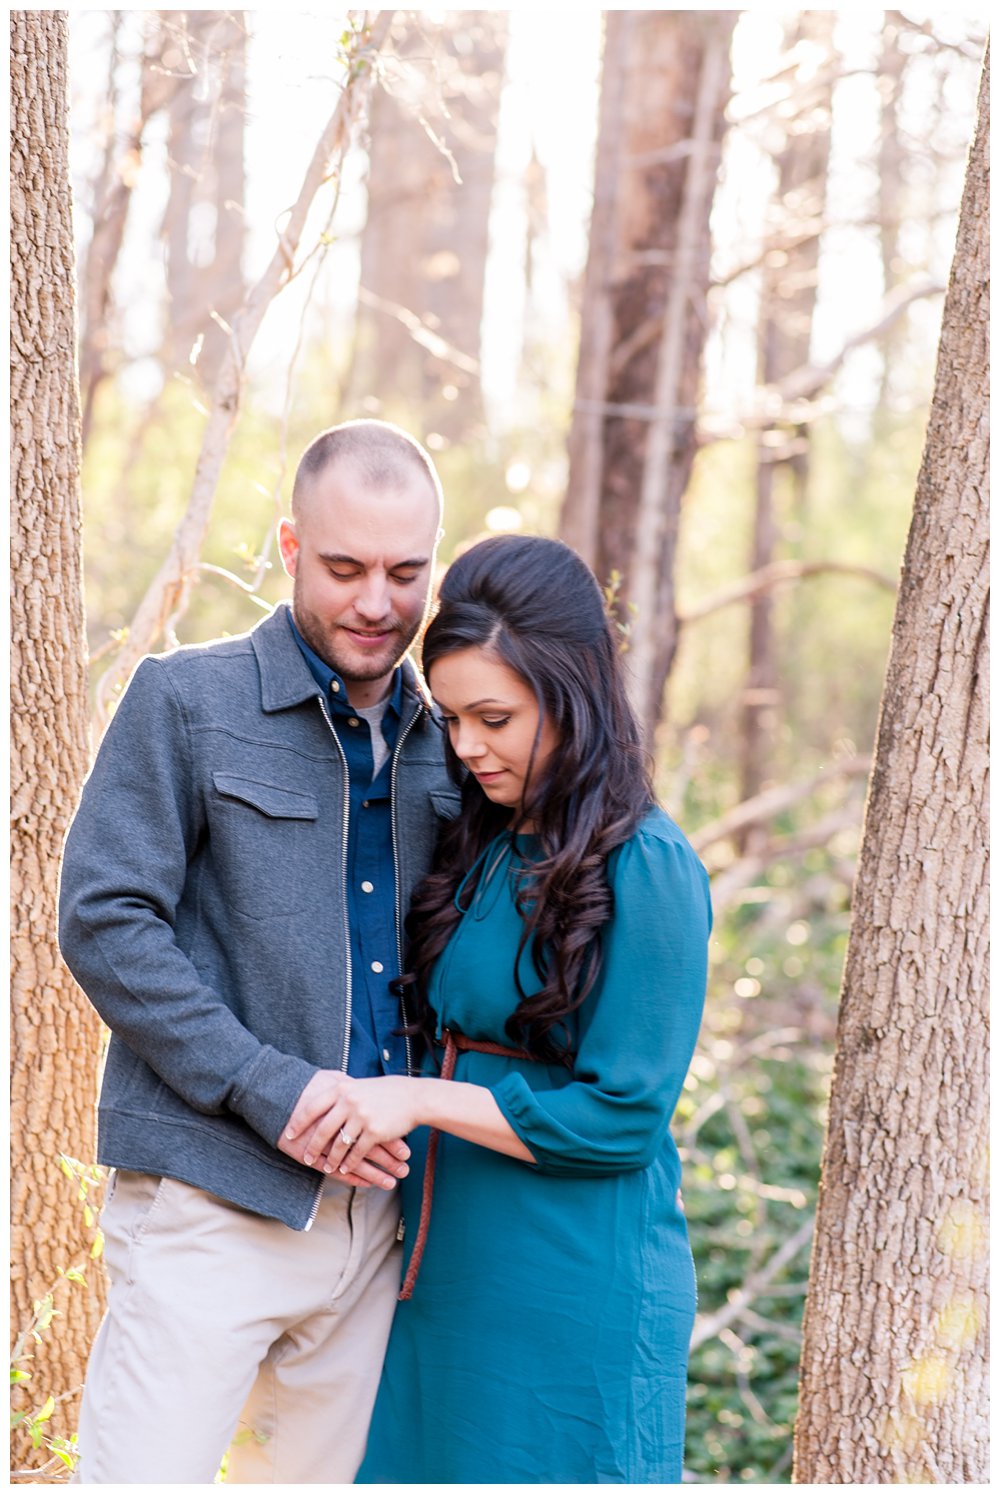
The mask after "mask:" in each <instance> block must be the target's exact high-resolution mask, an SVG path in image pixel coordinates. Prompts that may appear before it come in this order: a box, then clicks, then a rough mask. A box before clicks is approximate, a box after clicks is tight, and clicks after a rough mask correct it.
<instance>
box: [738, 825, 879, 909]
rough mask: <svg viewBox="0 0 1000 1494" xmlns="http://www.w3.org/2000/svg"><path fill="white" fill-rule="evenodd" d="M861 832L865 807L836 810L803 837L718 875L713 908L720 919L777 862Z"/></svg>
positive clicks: (773, 846) (770, 848) (785, 839)
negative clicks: (843, 834) (844, 833)
mask: <svg viewBox="0 0 1000 1494" xmlns="http://www.w3.org/2000/svg"><path fill="white" fill-rule="evenodd" d="M854 828H857V829H858V830H859V831H860V828H861V806H860V805H858V806H857V807H856V808H855V807H854V806H852V805H850V804H848V805H846V806H845V807H844V808H842V809H837V810H834V811H833V813H832V814H829V815H827V816H826V817H825V818H824V819H822V820H819V821H817V823H816V824H815V825H810V827H809V828H808V830H803V831H802V832H801V833H800V834H799V835H789V836H784V837H782V838H781V839H780V840H774V841H771V843H770V844H769V845H768V846H767V847H766V848H765V849H764V850H763V851H762V852H761V853H760V854H759V855H756V856H743V857H741V858H740V860H739V861H734V862H733V863H732V864H731V865H730V866H727V867H726V868H725V869H724V870H721V871H718V872H717V873H716V874H715V876H714V877H713V878H712V907H713V908H714V909H715V912H716V916H718V914H719V913H720V912H721V911H722V909H723V908H726V907H728V906H729V904H730V903H731V902H732V901H733V900H734V898H735V897H736V894H737V893H738V892H742V890H743V888H744V887H749V886H750V884H751V883H752V882H756V881H757V879H758V878H759V877H761V876H762V875H763V874H764V872H765V871H766V870H767V868H768V867H769V866H770V865H771V864H772V862H774V861H781V860H782V859H783V858H785V857H787V856H801V855H803V854H804V853H805V852H806V851H813V850H815V849H816V848H817V847H818V846H825V845H826V844H827V842H828V841H830V840H832V839H833V837H834V836H835V835H839V834H840V833H841V831H843V830H851V829H854Z"/></svg>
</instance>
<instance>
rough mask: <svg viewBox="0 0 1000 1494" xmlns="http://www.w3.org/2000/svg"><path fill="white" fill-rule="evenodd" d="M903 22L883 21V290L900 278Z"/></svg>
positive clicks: (894, 334)
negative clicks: (900, 119)
mask: <svg viewBox="0 0 1000 1494" xmlns="http://www.w3.org/2000/svg"><path fill="white" fill-rule="evenodd" d="M900 34H901V27H900V24H899V21H898V19H897V18H896V17H895V16H894V14H893V13H892V12H891V11H890V12H888V13H887V14H886V16H885V19H884V22H883V26H882V48H881V56H880V58H879V69H878V84H879V95H880V101H881V106H882V108H881V117H880V120H879V140H878V219H879V222H878V234H879V249H880V250H881V254H882V289H883V293H884V294H885V295H887V296H888V295H889V294H890V293H891V292H892V291H894V290H895V288H896V286H897V285H898V284H899V283H900V280H901V279H902V275H901V269H902V266H901V264H900V255H899V239H900V229H901V227H902V221H903V202H904V186H905V181H906V172H905V161H906V151H905V148H904V145H903V136H902V132H901V130H900V123H899V106H900V102H901V98H902V92H903V79H904V76H905V73H906V53H905V52H904V51H903V48H902V47H901V46H900ZM929 138H930V137H929ZM900 340H901V339H900V329H899V328H893V329H891V330H890V331H888V332H887V333H886V335H885V338H884V340H883V343H882V349H881V353H882V388H881V395H880V398H879V405H880V406H881V407H883V408H885V407H886V406H887V405H888V404H889V402H890V399H891V396H892V370H893V364H894V362H895V357H896V354H897V352H898V347H899V343H900Z"/></svg>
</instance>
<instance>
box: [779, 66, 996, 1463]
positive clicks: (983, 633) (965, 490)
mask: <svg viewBox="0 0 1000 1494" xmlns="http://www.w3.org/2000/svg"><path fill="white" fill-rule="evenodd" d="M988 80H989V67H988V59H987V66H986V69H985V70H984V73H983V83H982V88H981V92H980V102H979V111H980V112H979V122H978V127H977V131H976V137H975V140H974V142H973V146H972V151H971V154H970V157H969V164H968V171H967V175H966V185H965V192H964V196H963V201H962V209H961V215H960V222H959V230H958V240H957V244H956V249H955V259H954V263H953V266H952V275H951V282H950V285H949V288H948V293H947V298H946V302H945V308H944V319H943V325H942V331H941V343H940V351H939V357H938V369H937V378H936V387H935V391H934V399H933V403H932V407H931V415H930V422H929V425H928V431H927V439H926V445H925V449H924V458H923V463H922V466H921V470H920V474H919V476H918V479H917V491H916V499H915V505H914V515H913V523H912V526H911V529H910V536H909V540H908V543H907V549H906V557H905V560H904V565H903V577H902V584H901V589H900V594H899V601H898V604H897V610H896V619H895V623H894V628H893V642H892V650H891V654H890V659H889V666H888V671H887V676H886V684H885V690H884V693H883V699H882V711H881V719H880V723H879V731H878V744H877V749H876V763H875V771H874V774H873V778H872V783H871V789H870V793H869V801H868V806H867V812H866V818H865V835H864V842H863V845H862V851H861V859H860V864H859V868H858V879H857V885H856V889H855V906H854V915H853V922H852V928H851V937H850V943H849V947H848V952H847V962H846V967H845V973H844V986H843V993H842V999H841V1013H840V1022H839V1029H838V1035H837V1057H836V1064H835V1069H834V1076H833V1088H832V1093H831V1099H830V1119H829V1127H828V1133H827V1139H826V1145H825V1151H824V1158H823V1170H822V1184H821V1189H820V1202H819V1211H818V1216H817V1226H816V1239H815V1246H814V1251H813V1260H812V1269H811V1273H810V1286H809V1294H808V1300H807V1308H806V1318H805V1337H804V1343H803V1354H802V1386H801V1410H800V1413H799V1419H798V1424H797V1427H796V1434H795V1469H794V1478H795V1481H796V1482H799V1483H813V1484H826V1483H855V1484H864V1483H899V1482H904V1483H926V1482H931V1483H978V1482H983V1483H985V1482H987V1481H988V1479H989V1473H988V1467H987V1455H988V1454H987V1449H988V1422H989V1418H988V1401H987V1383H986V1357H987V1339H986V1283H987V1271H988V1255H987V1215H986V1206H987V1188H988V1162H987V1143H988V1130H987V1105H988V1093H987V1080H988V1067H987V1021H988V1009H987V921H986V920H987V895H988V886H987V851H986V844H987V748H986V730H987V715H986V699H985V696H986V668H987V648H988V643H987V620H988V572H987V557H988V528H987V494H988V482H989V473H988V455H989V423H988V407H987V391H986V387H985V385H986V380H985V378H984V370H985V369H986V368H987V366H988V330H989V326H988V323H989V279H988V277H989V219H988V192H989V167H988V157H987V151H988V135H989V102H988Z"/></svg>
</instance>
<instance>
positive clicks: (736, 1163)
mask: <svg viewBox="0 0 1000 1494" xmlns="http://www.w3.org/2000/svg"><path fill="white" fill-rule="evenodd" d="M358 14H359V13H351V14H348V13H346V12H345V13H343V14H340V15H337V14H333V13H331V12H329V11H327V10H323V11H321V10H318V9H317V10H313V11H308V10H301V11H300V10H295V11H280V12H279V11H278V10H276V9H272V10H268V9H264V10H258V11H247V12H243V11H240V12H225V11H207V10H203V11H170V12H155V11H139V10H128V11H114V12H108V11H74V12H73V14H72V16H71V19H70V24H69V53H68V63H69V67H68V81H69V93H70V101H71V107H70V116H69V124H70V137H69V140H70V166H71V173H72V184H73V193H74V211H75V234H76V254H77V301H78V309H79V336H80V342H79V374H80V398H81V415H82V439H83V467H82V495H83V541H84V578H85V597H86V618H87V633H88V642H89V656H90V671H91V706H92V710H93V719H94V740H95V741H96V740H97V737H98V734H99V731H100V728H101V724H102V722H103V720H104V719H105V718H106V715H107V712H108V710H109V709H111V708H113V701H114V696H115V694H116V693H117V692H118V691H119V690H120V688H121V685H122V682H123V678H124V677H125V676H126V675H127V673H128V670H129V668H130V667H131V665H132V663H134V656H133V653H132V651H133V650H138V652H139V653H141V652H144V651H146V650H149V649H159V648H163V647H167V646H172V645H174V644H175V643H178V642H180V643H188V642H197V641H201V640H204V639H207V638H210V637H217V636H220V635H223V634H226V633H237V632H242V631H243V630H245V629H246V628H248V627H250V626H252V625H253V624H254V623H255V622H256V621H257V620H258V618H259V617H260V616H261V615H262V610H266V609H267V608H268V607H269V606H271V605H272V604H273V603H274V602H275V601H276V600H278V599H279V598H281V597H284V596H287V595H288V594H289V592H290V586H289V583H288V582H287V579H286V578H285V577H284V575H283V573H282V572H281V569H280V565H278V564H277V563H276V553H275V548H274V544H273V535H274V527H275V523H276V520H277V518H278V517H279V516H280V515H281V514H282V513H284V512H287V507H288V496H289V491H290V482H291V476H292V474H293V472H294V466H295V462H296V460H297V457H298V455H299V453H300V452H301V450H302V449H303V447H304V446H305V444H306V443H307V442H308V441H309V440H310V439H311V438H312V436H313V435H315V434H316V432H317V431H319V430H321V429H323V428H325V427H326V426H328V425H330V424H333V423H335V422H337V421H339V420H343V419H349V418H352V417H356V416H363V415H375V416H379V417H382V418H386V419H391V420H395V421H397V422H398V423H399V424H401V425H402V426H403V427H404V428H405V429H407V430H409V431H411V432H412V433H413V434H415V435H416V436H418V437H419V438H420V439H421V440H423V441H424V442H425V443H426V444H427V445H428V447H429V448H430V449H431V452H432V454H433V455H434V457H435V460H436V462H437V464H438V467H439V470H440V472H441V476H442V480H443V483H444V488H445V494H446V504H447V509H446V521H445V522H446V535H445V540H444V544H443V548H442V561H443V563H445V564H447V562H448V560H449V559H450V558H451V557H452V556H453V555H454V554H455V552H456V550H457V549H458V548H460V547H462V546H464V545H466V544H468V543H470V542H471V541H473V540H475V539H476V538H478V537H480V536H481V535H483V534H484V533H491V532H497V531H503V530H515V529H516V530H521V531H522V532H529V533H545V534H561V535H562V536H563V537H565V538H566V539H568V540H569V541H570V542H571V543H573V544H574V545H576V547H577V548H579V549H580V551H581V553H583V554H584V555H585V556H586V558H587V559H588V560H590V562H591V563H592V564H593V565H594V567H595V570H596V571H597V574H598V577H599V580H600V581H601V583H602V585H603V586H604V587H605V592H606V596H607V599H608V606H609V611H610V612H611V614H612V616H613V618H614V621H615V624H616V626H617V627H618V629H619V630H620V635H621V640H622V647H623V650H624V651H625V654H626V658H627V661H628V663H629V665H630V667H631V668H632V670H633V676H634V680H635V700H636V704H637V707H638V709H639V712H640V715H641V717H642V719H643V721H644V724H645V729H646V733H647V741H648V744H649V747H650V750H651V752H652V753H653V754H654V758H655V766H656V783H657V788H658V791H659V794H660V797H661V799H662V802H663V803H664V804H665V806H666V807H667V808H668V809H669V810H670V812H671V813H672V814H673V815H674V816H675V817H676V819H677V820H678V821H679V823H680V824H681V826H682V827H683V829H684V830H685V831H686V833H687V834H688V835H689V836H690V838H691V839H692V841H693V843H694V844H695V846H696V848H697V849H698V850H699V853H700V854H701V855H702V857H703V859H704V860H705V862H706V864H707V866H708V867H709V870H710V872H711V873H712V877H713V903H714V908H715V917H716V924H715V930H714V933H713V938H712V943H711V951H710V954H711V969H710V981H709V992H708V1002H707V1009H706V1018H705V1025H704V1031H703V1035H702V1039H701V1042H700V1045H699V1049H698V1053H697V1056H696V1058H695V1061H694V1064H693V1066H692V1070H691V1073H690V1076H689V1078H688V1081H687V1084H686V1086H685V1092H684V1096H683V1098H682V1101H681V1105H680V1108H679V1110H678V1114H677V1118H676V1122H675V1134H676V1136H677V1139H678V1143H679V1145H680V1146H681V1150H682V1155H683V1158H684V1163H685V1179H686V1182H685V1202H686V1208H687V1214H688V1220H689V1225H690V1230H691V1237H692V1246H693V1249H694V1253H695V1260H696V1266H697V1271H698V1279H699V1289H700V1313H699V1319H698V1324H697V1326H696V1330H695V1338H694V1345H693V1354H692V1360H691V1371H690V1391H689V1424H688V1433H689V1435H688V1450H687V1457H686V1463H685V1466H686V1472H687V1476H689V1477H690V1478H691V1479H692V1480H694V1481H703V1482H719V1483H726V1482H752V1483H753V1482H784V1481H787V1480H788V1479H789V1478H790V1477H791V1468H792V1428H793V1423H794V1419H795V1414H796V1406H797V1379H798V1371H799V1357H800V1346H801V1318H802V1309H803V1302H804V1297H805V1291H806V1285H807V1276H808V1270H809V1252H810V1242H811V1238H812V1233H813V1227H814V1216H815V1210H816V1201H817V1184H818V1177H819V1168H820V1157H821V1150H822V1144H823V1134H824V1124H825V1117H826V1105H827V1099H828V1093H829V1082H830V1075H831V1069H832V1064H833V1055H834V1046H835V1036H836V1023H837V1004H838V991H839V988H840V982H841V977H842V971H843V966H844V956H845V949H846V945H847V938H848V930H849V923H850V914H851V889H852V884H853V881H854V874H855V867H856V859H857V853H858V847H859V841H860V836H861V827H862V816H863V808H864V801H865V792H866V783H867V779H868V774H869V770H870V767H871V762H872V752H873V745H874V741H875V732H876V725H877V720H878V710H879V701H880V696H881V692H882V685H883V679H884V675H885V667H886V659H887V654H888V650H889V643H890V635H891V629H892V623H893V612H894V607H895V605H896V588H897V582H898V577H899V567H900V562H901V559H902V556H903V548H904V543H905V540H906V535H907V530H908V526H909V524H910V519H911V514H912V511H913V501H914V489H915V486H916V482H917V475H918V468H919V466H920V462H921V455H922V451H923V444H924V437H925V430H926V427H927V420H928V411H929V406H930V399H931V393H932V387H933V381H934V371H935V358H936V354H937V346H938V336H939V331H940V321H941V310H942V304H943V296H944V290H945V286H946V283H947V279H948V273H949V267H950V265H951V262H952V255H953V252H954V246H955V234H956V224H957V219H958V209H959V203H960V198H961V194H962V185H963V179H964V175H965V169H966V161H967V155H968V149H969V144H970V141H971V139H972V135H973V130H974V126H975V121H976V98H977V90H978V86H979V79H980V73H981V69H982V61H983V52H984V46H985V20H984V15H983V13H982V12H978V13H977V12H975V11H971V10H970V11H959V10H956V9H954V8H952V7H947V8H945V7H943V6H938V7H934V6H931V7H923V8H921V7H911V8H908V9H907V10H905V11H880V10H868V11H862V10H861V9H857V8H850V9H845V10H843V11H840V12H838V11H836V10H833V11H791V10H788V11H783V10H778V9H774V8H771V7H768V8H764V7H748V8H745V9H743V10H740V11H732V12H719V11H714V12H713V11H702V10H686V11H657V12H642V11H629V12H626V11H620V12H606V13H602V12H600V11H597V10H589V9H586V8H584V9H577V10H574V11H573V12H572V13H570V12H567V11H565V10H562V11H545V10H535V9H534V8H532V9H531V11H530V13H529V12H528V11H527V9H521V10H518V9H515V10H511V11H447V12H445V11H441V12H430V11H424V12H397V13H395V14H394V18H393V19H392V20H391V24H390V22H389V16H390V13H385V12H383V13H381V16H382V17H383V18H384V20H385V25H386V26H387V27H388V30H387V33H386V35H385V36H384V38H381V39H380V40H381V44H380V49H379V53H378V60H377V63H376V65H375V67H374V72H375V73H376V74H377V85H378V86H377V87H376V88H375V89H374V90H373V91H372V93H371V95H370V97H369V96H364V97H359V98H358V100H357V101H356V103H353V104H352V109H353V119H352V120H351V121H350V127H349V128H347V126H346V125H344V122H343V121H341V126H338V130H339V133H336V132H335V134H334V136H333V137H331V141H332V144H331V148H330V150H329V151H328V153H327V161H328V164H329V163H331V162H332V165H331V166H329V169H328V170H325V171H324V172H323V173H321V176H322V178H323V179H322V180H321V181H318V182H317V185H316V189H315V193H314V195H312V196H311V197H310V198H309V200H308V201H306V202H305V203H303V201H302V193H300V190H299V189H300V183H302V182H303V179H304V178H305V177H306V176H307V170H308V167H309V162H310V159H311V157H312V156H313V152H314V150H315V147H316V142H317V140H318V139H319V137H320V135H321V132H322V131H323V129H324V126H325V123H326V121H327V119H328V117H329V116H330V115H331V111H332V110H333V109H334V107H335V105H336V103H337V99H338V96H339V95H340V92H341V90H342V89H343V87H344V78H345V57H350V56H351V55H353V49H355V48H356V46H357V43H358ZM351 76H352V77H354V76H355V73H353V72H352V73H351ZM348 92H349V90H345V91H344V97H345V98H346V97H347V93H348ZM297 194H298V196H297ZM300 210H301V211H300ZM293 232H294V235H295V239H294V242H293V241H292V238H291V235H292V233H293ZM282 241H283V242H284V245H285V248H284V251H281V252H279V255H278V259H279V261H280V259H281V253H282V252H283V253H284V257H285V263H284V264H282V265H281V267H280V275H279V276H277V277H275V278H274V279H273V280H271V281H269V280H268V275H269V267H270V265H271V264H272V262H273V257H274V256H275V249H276V244H279V242H282ZM279 280H280V282H281V283H282V288H281V290H280V294H276V292H277V290H278V283H279ZM272 301H273V304H272ZM248 307H249V308H251V309H253V310H254V317H253V318H252V319H248V317H247V308H248ZM251 321H252V330H250V329H251ZM234 329H235V332H234ZM241 329H242V330H241ZM241 337H242V339H243V341H242V354H245V356H242V355H241V357H240V359H239V360H238V363H239V366H238V367H237V366H235V365H234V362H233V359H232V357H231V353H232V347H233V344H234V341H239V339H240V338H241ZM237 411H238V418H236V415H237ZM177 536H180V537H181V539H180V548H179V549H178V539H177ZM172 546H173V547H174V548H173V550H172V548H171V547H172ZM172 555H173V556H174V558H175V560H176V564H174V569H173V571H171V564H172V562H171V559H170V557H171V556H172ZM178 556H179V557H180V559H177V557H178ZM165 557H167V559H166V561H165ZM165 567H166V568H165ZM90 1082H91V1079H90V1077H89V1076H88V1075H84V1083H85V1084H86V1083H90ZM86 1160H87V1159H86V1156H84V1155H82V1149H81V1151H80V1154H74V1156H73V1157H70V1158H66V1157H64V1158H63V1160H62V1162H61V1163H60V1159H59V1158H58V1157H57V1156H52V1157H49V1158H46V1159H45V1161H44V1167H45V1169H47V1170H46V1171H45V1172H44V1174H39V1179H40V1181H39V1186H40V1187H42V1188H43V1189H48V1188H52V1189H54V1190H56V1192H57V1193H58V1192H59V1190H62V1192H61V1195H60V1198H61V1202H60V1203H59V1204H58V1205H57V1210H58V1211H60V1212H61V1213H65V1212H67V1211H69V1212H70V1213H72V1212H73V1211H74V1210H75V1208H76V1205H75V1204H74V1195H75V1196H77V1197H78V1200H79V1203H80V1205H81V1207H82V1210H83V1216H84V1217H83V1226H84V1233H85V1239H86V1244H87V1246H88V1248H91V1245H90V1242H91V1241H96V1242H97V1244H95V1245H94V1246H93V1247H92V1248H94V1249H95V1250H96V1249H98V1248H99V1231H98V1229H97V1225H96V1204H97V1202H98V1199H99V1189H100V1178H99V1175H98V1174H96V1173H94V1172H92V1171H91V1170H89V1169H88V1168H87V1167H86ZM67 1177H68V1178H69V1183H67V1182H66V1178H67ZM57 1253H58V1252H57ZM79 1264H80V1263H79V1262H77V1261H75V1260H71V1259H70V1258H69V1257H68V1256H66V1257H65V1258H63V1259H54V1260H53V1267H54V1270H56V1271H59V1270H61V1271H65V1270H66V1268H71V1269H70V1279H69V1280H67V1279H66V1277H65V1276H63V1277H62V1278H61V1280H60V1284H59V1286H58V1287H57V1288H56V1291H57V1294H58V1293H60V1292H61V1293H63V1294H64V1295H65V1294H68V1293H71V1292H72V1293H77V1294H81V1293H95V1292H96V1291H97V1288H96V1287H95V1285H94V1275H95V1273H94V1268H92V1267H91V1268H89V1269H87V1270H84V1271H83V1272H82V1273H80V1274H82V1275H83V1276H84V1277H85V1278H86V1280H83V1281H76V1280H73V1279H72V1278H73V1277H74V1276H75V1275H76V1274H77V1272H76V1267H77V1266H78V1265H79ZM60 1300H61V1299H59V1298H58V1296H57V1297H56V1298H53V1299H52V1300H51V1301H50V1300H49V1299H47V1298H43V1299H41V1300H40V1303H39V1306H40V1312H39V1314H38V1315H37V1317H36V1327H37V1326H38V1325H39V1324H40V1325H41V1328H42V1329H46V1328H47V1327H48V1321H49V1315H50V1313H51V1310H52V1308H53V1306H55V1307H59V1305H60ZM43 1336H44V1335H43ZM28 1342H30V1335H29V1340H28ZM21 1347H22V1348H24V1344H22V1345H21ZM72 1404H73V1403H72V1398H71V1397H70V1398H69V1399H68V1400H67V1401H66V1402H63V1403H61V1404H60V1403H57V1402H56V1401H55V1398H54V1397H53V1405H52V1406H49V1405H48V1401H47V1400H46V1402H45V1406H44V1407H43V1408H42V1409H43V1410H45V1411H46V1413H47V1414H46V1415H44V1416H39V1414H38V1412H39V1405H38V1404H37V1403H36V1404H35V1405H34V1410H33V1413H32V1414H31V1415H30V1416H28V1417H27V1418H26V1421H25V1422H24V1423H22V1425H23V1426H27V1427H30V1428H31V1429H32V1431H33V1433H34V1434H35V1440H36V1445H40V1444H44V1443H49V1444H52V1447H53V1448H54V1452H55V1461H54V1463H53V1465H52V1470H51V1471H50V1473H49V1475H47V1476H50V1477H55V1476H60V1475H61V1470H63V1469H64V1467H65V1460H66V1456H69V1457H70V1458H71V1450H70V1449H68V1448H67V1444H66V1439H67V1438H68V1436H69V1433H70V1430H71V1423H72ZM60 1417H62V1418H63V1420H62V1422H60ZM57 1424H58V1430H59V1433H60V1436H55V1437H53V1433H54V1429H56V1428H57ZM61 1439H62V1440H61ZM60 1451H61V1452H62V1453H63V1454H64V1456H63V1457H62V1459H60V1457H59V1453H60Z"/></svg>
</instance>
